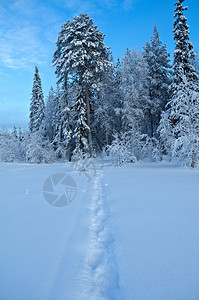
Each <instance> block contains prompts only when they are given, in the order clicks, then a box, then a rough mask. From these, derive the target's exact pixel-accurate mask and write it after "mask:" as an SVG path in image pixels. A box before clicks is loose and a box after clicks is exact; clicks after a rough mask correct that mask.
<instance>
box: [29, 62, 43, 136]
mask: <svg viewBox="0 0 199 300" xmlns="http://www.w3.org/2000/svg"><path fill="white" fill-rule="evenodd" d="M44 111H45V107H44V96H43V91H42V86H41V78H40V76H39V70H38V68H37V67H35V75H34V78H33V87H32V97H31V102H30V122H29V129H30V132H32V133H34V132H38V131H39V130H40V129H41V126H42V123H43V121H44Z"/></svg>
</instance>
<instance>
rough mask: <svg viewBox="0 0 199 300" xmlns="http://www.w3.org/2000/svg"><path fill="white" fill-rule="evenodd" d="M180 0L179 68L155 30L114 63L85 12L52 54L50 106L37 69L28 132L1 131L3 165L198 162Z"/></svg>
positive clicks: (198, 118) (194, 93) (65, 28)
mask: <svg viewBox="0 0 199 300" xmlns="http://www.w3.org/2000/svg"><path fill="white" fill-rule="evenodd" d="M183 2H184V0H177V2H176V3H175V14H174V29H173V34H174V40H175V51H174V54H173V57H174V61H173V65H171V62H170V55H169V53H168V52H167V49H166V45H165V44H163V43H162V42H161V40H160V37H159V33H158V30H157V26H156V25H155V27H154V31H153V36H152V37H151V40H150V42H147V43H146V45H145V47H143V51H138V50H134V49H127V51H126V53H125V55H124V57H123V58H122V59H121V60H120V59H118V61H117V63H116V64H114V60H113V57H112V54H111V52H110V48H108V47H106V46H105V44H104V34H103V33H101V32H100V31H99V30H98V28H97V27H96V26H94V24H93V21H92V19H91V18H90V17H89V16H88V15H87V14H80V15H79V16H76V17H75V18H74V19H73V20H72V21H70V20H69V21H67V22H66V23H64V24H63V25H62V28H61V31H60V32H59V35H58V40H57V43H56V46H57V49H56V51H55V53H54V55H53V66H54V67H55V74H56V76H57V86H56V88H55V89H54V88H53V87H51V89H50V91H49V94H48V96H47V99H46V102H44V95H43V92H42V84H41V79H40V76H39V71H38V68H37V67H35V74H34V79H33V88H32V97H31V102H30V122H29V130H28V131H24V132H22V130H21V129H19V130H17V129H16V128H14V129H13V131H12V133H8V132H7V131H6V130H1V131H0V158H1V160H2V161H9V162H11V161H16V160H18V161H20V160H23V161H27V162H31V163H42V162H46V163H49V162H53V161H55V160H56V159H58V158H60V159H64V160H68V161H71V160H74V161H76V160H78V159H84V158H88V157H95V156H96V155H97V154H98V153H101V152H102V151H105V152H106V154H107V155H109V156H111V157H112V159H113V162H114V164H122V163H124V162H135V161H137V160H151V161H160V160H162V159H163V157H164V156H167V157H168V158H169V159H172V158H176V159H178V160H179V161H180V162H181V163H183V164H184V165H186V166H191V167H193V168H195V167H197V166H198V162H199V80H198V76H199V75H198V60H197V58H196V53H195V51H194V50H193V44H192V43H191V42H190V41H189V26H188V25H187V18H186V17H185V16H184V11H185V10H187V7H185V6H183Z"/></svg>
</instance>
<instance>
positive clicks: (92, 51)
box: [53, 14, 110, 156]
mask: <svg viewBox="0 0 199 300" xmlns="http://www.w3.org/2000/svg"><path fill="white" fill-rule="evenodd" d="M107 49H108V48H107V47H105V45H104V35H103V33H101V32H100V31H99V30H98V29H97V27H96V26H94V25H93V21H92V19H91V18H90V17H89V16H88V15H87V14H80V15H79V16H76V17H75V18H74V19H73V20H72V21H70V20H69V21H67V22H66V23H64V24H63V25H62V30H61V31H60V32H59V37H58V41H57V50H56V51H55V53H54V58H53V65H54V66H56V71H55V73H56V74H57V77H58V78H59V80H58V81H59V82H62V83H63V86H64V89H65V90H66V89H67V84H68V83H69V82H74V83H77V84H79V83H81V87H82V90H83V91H84V97H83V99H84V102H85V103H86V108H87V109H86V112H87V125H88V128H89V129H88V137H87V139H88V144H89V152H90V155H91V156H92V135H91V122H90V97H91V89H92V88H97V87H99V81H100V78H101V75H102V73H103V72H104V70H105V69H106V67H107V65H109V64H110V62H109V60H108V51H107ZM77 101H79V100H77Z"/></svg>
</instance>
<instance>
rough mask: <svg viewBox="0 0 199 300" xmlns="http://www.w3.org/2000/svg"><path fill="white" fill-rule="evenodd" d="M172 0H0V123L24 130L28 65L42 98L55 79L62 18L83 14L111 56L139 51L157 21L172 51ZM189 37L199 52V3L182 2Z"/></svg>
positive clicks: (29, 84) (29, 75) (29, 78)
mask: <svg viewBox="0 0 199 300" xmlns="http://www.w3.org/2000/svg"><path fill="white" fill-rule="evenodd" d="M173 3H174V0H164V1H160V0H121V1H119V0H100V1H97V0H85V1H83V0H48V1H47V0H43V1H42V0H0V125H2V124H3V125H5V126H6V127H8V128H12V127H13V126H14V125H16V126H22V127H23V128H25V127H26V126H27V124H28V116H29V103H30V97H31V89H32V79H33V75H34V66H35V65H37V66H38V68H39V71H40V76H41V80H42V86H43V91H44V95H45V97H46V96H47V94H48V90H49V89H50V87H51V85H53V86H55V82H56V77H55V74H54V68H52V67H51V61H52V56H53V53H54V51H55V49H56V46H55V42H56V40H57V37H58V32H59V30H60V28H61V25H62V23H63V22H65V21H67V20H68V19H72V18H73V17H74V16H75V15H78V14H79V13H82V12H84V13H85V12H86V13H88V14H89V15H90V16H91V17H92V18H93V21H94V24H95V25H97V26H98V28H99V30H100V31H102V32H103V33H104V34H105V44H106V45H107V46H110V47H111V50H112V53H113V56H114V58H115V59H116V58H117V57H122V56H123V55H124V53H125V51H126V48H127V47H128V48H138V49H140V50H141V49H142V46H144V45H145V43H146V42H147V41H149V40H150V37H151V36H152V34H153V27H154V25H155V24H157V28H158V31H159V33H160V39H161V40H162V42H163V43H165V44H167V49H168V51H169V52H170V53H171V54H172V52H173V50H174V41H173V39H172V38H173V37H172V29H173V10H174V6H173ZM184 4H185V5H187V6H188V8H189V9H188V12H186V16H187V18H188V24H189V25H190V32H191V34H190V40H191V41H192V42H193V43H194V48H195V49H196V50H199V18H198V15H199V1H198V0H185V2H184Z"/></svg>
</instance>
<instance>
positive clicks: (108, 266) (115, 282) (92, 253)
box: [80, 170, 120, 300]
mask: <svg viewBox="0 0 199 300" xmlns="http://www.w3.org/2000/svg"><path fill="white" fill-rule="evenodd" d="M109 218H110V213H109V208H108V205H107V202H106V186H105V184H104V182H103V171H102V170H98V171H97V174H96V176H95V178H94V180H93V188H92V197H91V205H90V227H89V230H90V245H89V251H88V256H87V258H86V260H85V262H84V267H83V271H82V272H81V275H80V282H81V289H82V296H81V297H82V298H81V299H97V300H100V299H107V300H108V299H109V300H110V299H119V294H120V293H119V292H120V291H119V277H118V273H117V267H116V262H115V255H114V239H113V237H112V233H111V230H110V224H109Z"/></svg>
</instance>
